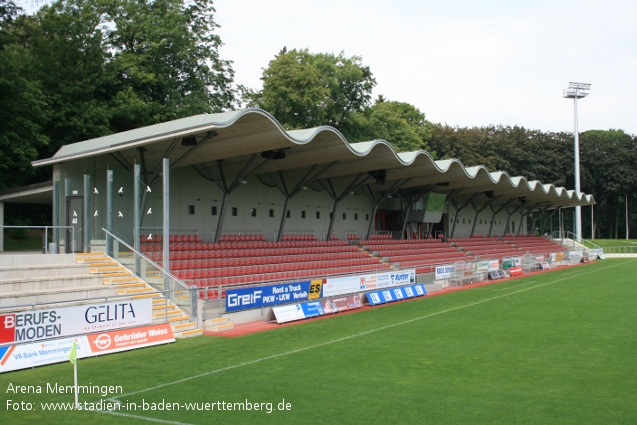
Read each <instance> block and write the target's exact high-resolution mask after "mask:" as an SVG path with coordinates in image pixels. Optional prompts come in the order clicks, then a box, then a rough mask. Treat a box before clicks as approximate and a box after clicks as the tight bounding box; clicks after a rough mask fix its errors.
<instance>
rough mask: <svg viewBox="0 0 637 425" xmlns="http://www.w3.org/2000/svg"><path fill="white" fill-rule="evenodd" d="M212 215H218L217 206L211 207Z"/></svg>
mask: <svg viewBox="0 0 637 425" xmlns="http://www.w3.org/2000/svg"><path fill="white" fill-rule="evenodd" d="M210 215H217V207H216V206H215V205H213V206H212V207H210Z"/></svg>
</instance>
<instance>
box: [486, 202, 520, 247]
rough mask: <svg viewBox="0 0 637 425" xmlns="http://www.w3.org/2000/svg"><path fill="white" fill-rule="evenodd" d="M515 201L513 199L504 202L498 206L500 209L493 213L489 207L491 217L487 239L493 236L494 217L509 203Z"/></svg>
mask: <svg viewBox="0 0 637 425" xmlns="http://www.w3.org/2000/svg"><path fill="white" fill-rule="evenodd" d="M513 201H515V198H513V199H509V200H508V201H506V202H505V203H504V204H502V205H500V208H498V210H497V211H494V210H493V208H491V207H489V208H490V209H491V212H492V213H493V217H492V219H491V225H490V226H489V235H488V236H489V237H491V235H492V234H493V223H495V216H496V215H498V214H499V213H500V211H502V210H503V209H505V208H506V207H508V206H509V204H510V203H511V202H513Z"/></svg>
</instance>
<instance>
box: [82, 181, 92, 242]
mask: <svg viewBox="0 0 637 425" xmlns="http://www.w3.org/2000/svg"><path fill="white" fill-rule="evenodd" d="M90 208H91V176H90V175H88V174H84V218H83V220H84V242H83V245H84V252H89V250H90V247H89V245H90V243H91V231H90V230H91V222H90V217H91V214H90Z"/></svg>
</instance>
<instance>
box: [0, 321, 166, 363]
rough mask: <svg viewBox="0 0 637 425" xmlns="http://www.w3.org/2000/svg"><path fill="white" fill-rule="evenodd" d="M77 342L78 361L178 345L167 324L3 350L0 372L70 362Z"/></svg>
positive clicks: (5, 347)
mask: <svg viewBox="0 0 637 425" xmlns="http://www.w3.org/2000/svg"><path fill="white" fill-rule="evenodd" d="M73 341H76V342H77V348H76V350H77V358H78V359H82V358H85V357H92V356H99V355H102V354H110V353H116V352H119V351H126V350H133V349H136V348H142V347H149V346H151V345H157V344H166V343H169V342H175V337H174V335H173V332H172V328H171V327H170V324H168V323H162V324H158V325H151V326H144V327H138V328H132V329H120V330H117V331H110V332H103V333H97V334H92V335H79V336H76V337H74V338H62V339H52V340H47V341H40V342H31V343H27V344H16V345H5V346H2V347H0V373H2V372H9V371H11V370H18V369H26V368H30V367H35V366H42V365H47V364H53V363H60V362H64V361H68V359H69V352H70V351H71V347H72V346H73Z"/></svg>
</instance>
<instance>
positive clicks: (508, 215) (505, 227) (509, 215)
mask: <svg viewBox="0 0 637 425" xmlns="http://www.w3.org/2000/svg"><path fill="white" fill-rule="evenodd" d="M523 206H524V202H523V203H521V204H520V205H518V206H517V207H515V208H514V209H513V210H512V211H509V209H508V208H507V209H505V211H506V212H507V224H506V225H505V226H504V234H505V235H506V233H507V232H508V231H509V223H510V222H511V216H512V215H513V214H515V213H516V212H518V211H519V210H520V208H522V207H523Z"/></svg>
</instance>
